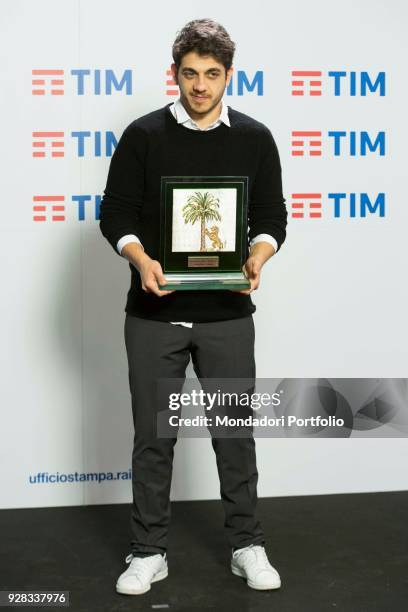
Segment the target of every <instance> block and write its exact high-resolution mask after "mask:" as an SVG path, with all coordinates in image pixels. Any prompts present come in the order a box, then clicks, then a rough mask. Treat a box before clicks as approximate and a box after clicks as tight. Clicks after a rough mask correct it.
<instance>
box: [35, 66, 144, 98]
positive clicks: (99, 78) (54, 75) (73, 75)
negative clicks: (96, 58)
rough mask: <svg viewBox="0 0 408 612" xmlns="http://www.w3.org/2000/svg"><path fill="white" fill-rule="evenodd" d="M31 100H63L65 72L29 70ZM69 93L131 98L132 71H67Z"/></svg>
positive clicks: (59, 69)
mask: <svg viewBox="0 0 408 612" xmlns="http://www.w3.org/2000/svg"><path fill="white" fill-rule="evenodd" d="M31 72H32V82H31V85H32V90H31V91H32V95H33V96H47V95H50V96H63V95H64V94H65V71H64V70H63V69H62V68H33V70H32V71H31ZM68 75H69V89H70V92H72V93H74V95H77V96H84V95H94V96H101V95H105V96H111V95H113V94H114V93H121V94H124V95H126V96H131V95H132V93H133V92H132V87H133V85H132V70H130V69H126V70H124V71H122V72H120V73H117V72H115V71H114V70H111V69H109V68H107V69H105V70H100V69H95V70H94V69H92V68H74V69H72V70H69V71H68Z"/></svg>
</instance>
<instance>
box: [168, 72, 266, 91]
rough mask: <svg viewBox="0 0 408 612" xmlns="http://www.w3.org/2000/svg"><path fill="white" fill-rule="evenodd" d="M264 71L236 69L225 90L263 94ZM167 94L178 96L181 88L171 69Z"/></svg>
mask: <svg viewBox="0 0 408 612" xmlns="http://www.w3.org/2000/svg"><path fill="white" fill-rule="evenodd" d="M263 77H264V73H263V71H262V70H257V71H256V72H255V74H253V75H250V76H248V74H247V73H246V72H245V71H244V70H237V71H234V73H233V75H232V78H231V81H230V83H229V85H228V87H227V88H226V90H225V93H226V95H227V96H232V95H237V96H244V95H246V94H247V93H251V94H254V95H256V96H263V92H264V78H263ZM166 95H167V96H178V95H179V88H178V85H177V83H176V82H175V80H174V78H173V73H172V71H171V70H170V69H168V70H167V71H166Z"/></svg>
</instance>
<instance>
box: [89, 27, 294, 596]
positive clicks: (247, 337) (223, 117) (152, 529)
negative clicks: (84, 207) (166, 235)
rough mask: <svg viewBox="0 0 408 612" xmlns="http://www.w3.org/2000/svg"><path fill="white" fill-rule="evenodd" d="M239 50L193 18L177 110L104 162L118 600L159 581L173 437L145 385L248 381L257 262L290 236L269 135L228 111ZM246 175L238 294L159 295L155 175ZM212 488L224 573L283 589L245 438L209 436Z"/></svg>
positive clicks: (131, 134) (182, 39) (129, 134)
mask: <svg viewBox="0 0 408 612" xmlns="http://www.w3.org/2000/svg"><path fill="white" fill-rule="evenodd" d="M234 50H235V45H234V43H233V42H232V41H231V39H230V37H229V35H228V33H227V32H226V30H225V29H224V28H223V27H222V26H221V25H220V24H217V23H215V22H213V21H212V20H210V19H200V20H194V21H192V22H190V23H188V24H187V25H186V26H185V27H184V28H183V29H182V30H181V32H180V33H179V34H178V36H177V38H176V40H175V42H174V45H173V59H174V63H173V64H172V67H171V68H172V72H173V75H174V79H175V81H176V83H177V84H178V86H179V90H180V98H179V99H178V100H176V102H175V103H174V104H166V105H165V106H164V107H163V108H160V109H158V110H156V111H153V112H151V113H149V114H147V115H145V116H143V117H140V118H139V119H136V120H135V121H133V122H132V123H131V124H130V125H129V126H128V127H127V128H126V129H125V131H124V133H123V134H122V137H121V139H120V141H119V143H118V146H117V148H116V150H115V152H114V154H113V156H112V160H111V165H110V168H109V174H108V179H107V185H106V189H105V191H104V197H103V200H102V203H101V215H100V229H101V232H102V234H103V235H104V236H105V238H106V239H107V240H108V241H109V243H110V244H111V246H112V247H113V249H114V250H115V251H116V252H118V253H119V254H120V255H121V256H122V257H124V258H125V259H127V260H128V261H129V267H130V270H131V287H130V290H129V293H128V297H127V303H126V308H125V310H126V318H125V343H126V350H127V357H128V363H129V384H130V391H131V396H132V414H133V422H134V429H135V434H134V445H133V453H132V474H133V475H132V491H133V503H132V508H131V532H132V539H131V554H129V555H128V556H127V557H126V562H127V563H129V564H130V565H129V567H128V568H127V570H126V571H124V572H123V573H122V574H121V575H120V576H119V578H118V581H117V584H116V590H117V592H119V593H124V594H134V595H136V594H140V593H144V592H146V591H147V590H149V589H150V585H151V583H152V582H155V581H157V580H161V579H163V578H165V577H166V576H167V574H168V568H167V529H168V524H169V518H170V499H169V494H170V485H171V476H172V461H173V449H174V444H175V442H176V440H177V438H173V439H166V438H163V439H161V438H158V437H157V436H156V435H155V424H156V416H157V412H156V406H155V402H154V389H155V387H154V383H155V381H156V380H157V379H158V378H161V377H162V378H182V379H183V378H184V377H185V370H186V367H187V365H188V362H189V360H190V356H191V358H192V362H193V366H194V370H195V373H196V374H197V377H198V378H200V377H202V378H219V377H225V378H228V377H231V378H233V377H234V378H235V377H241V378H246V377H248V378H254V377H255V360H254V323H253V318H252V314H253V312H255V306H254V304H253V303H252V300H251V297H250V293H251V292H252V291H254V290H255V289H257V288H258V286H259V282H260V272H261V268H262V266H263V265H264V264H265V262H266V261H267V260H268V259H269V258H270V257H272V256H273V255H274V254H275V253H276V251H278V250H279V248H280V247H281V245H282V243H283V242H284V240H285V237H286V223H287V211H286V207H285V199H284V198H283V196H282V184H281V166H280V160H279V154H278V150H277V147H276V144H275V142H274V139H273V137H272V134H271V132H270V131H269V129H268V128H267V127H266V126H265V125H264V124H262V123H260V122H258V121H256V120H254V119H252V118H251V117H249V116H248V115H245V114H243V113H240V112H238V111H236V110H234V109H232V108H231V107H227V106H226V105H225V103H224V102H223V100H222V98H223V95H224V92H225V88H226V87H227V86H228V84H229V82H230V79H231V76H232V71H233V67H232V60H233V55H234ZM220 175H222V176H248V180H249V190H248V191H249V205H248V225H249V234H248V239H249V241H250V244H249V248H248V247H247V253H246V256H247V259H246V262H245V265H244V272H245V274H246V276H247V277H248V278H249V280H250V284H251V286H250V288H249V289H247V290H243V291H232V290H231V291H228V290H208V291H207V290H201V291H192V290H189V291H164V290H160V289H159V285H163V284H165V282H166V279H165V277H164V275H163V271H162V268H161V265H160V262H159V261H158V259H159V241H160V224H159V220H160V181H161V177H162V176H220ZM211 440H212V446H213V448H214V451H215V453H216V460H217V468H218V474H219V477H220V486H221V499H222V503H223V507H224V511H225V529H226V536H227V540H228V543H229V545H230V547H231V549H232V558H231V570H232V572H233V573H234V574H236V575H238V576H241V577H244V578H246V580H247V584H248V585H249V586H250V587H252V588H255V589H274V588H279V586H280V584H281V582H280V577H279V574H278V572H277V571H276V570H275V569H274V568H273V567H272V565H271V564H270V563H269V561H268V558H267V555H266V552H265V548H264V543H265V536H264V533H263V530H262V527H261V525H260V523H259V521H258V520H257V519H256V517H255V510H256V502H257V481H258V472H257V467H256V455H255V441H254V439H253V436H246V437H235V438H231V437H228V438H221V437H212V438H211Z"/></svg>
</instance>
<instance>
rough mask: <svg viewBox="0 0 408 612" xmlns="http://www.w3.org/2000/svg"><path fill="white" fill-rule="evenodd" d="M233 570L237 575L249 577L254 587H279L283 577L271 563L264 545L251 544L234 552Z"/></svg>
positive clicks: (248, 581)
mask: <svg viewBox="0 0 408 612" xmlns="http://www.w3.org/2000/svg"><path fill="white" fill-rule="evenodd" d="M231 571H232V573H233V574H235V576H241V577H242V578H246V579H247V585H248V586H250V587H251V588H253V589H259V590H264V589H279V587H280V586H281V579H280V576H279V574H278V572H277V571H276V569H275V568H274V567H272V565H271V564H270V563H269V561H268V557H267V555H266V552H265V548H264V547H263V546H258V545H254V544H250V546H246V547H245V548H238V550H236V551H235V552H233V553H232V559H231Z"/></svg>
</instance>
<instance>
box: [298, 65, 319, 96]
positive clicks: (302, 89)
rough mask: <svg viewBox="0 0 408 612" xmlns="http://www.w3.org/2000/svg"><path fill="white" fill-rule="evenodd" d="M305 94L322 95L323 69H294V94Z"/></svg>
mask: <svg viewBox="0 0 408 612" xmlns="http://www.w3.org/2000/svg"><path fill="white" fill-rule="evenodd" d="M306 87H307V89H306ZM304 95H309V96H321V95H322V71H321V70H292V96H304Z"/></svg>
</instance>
